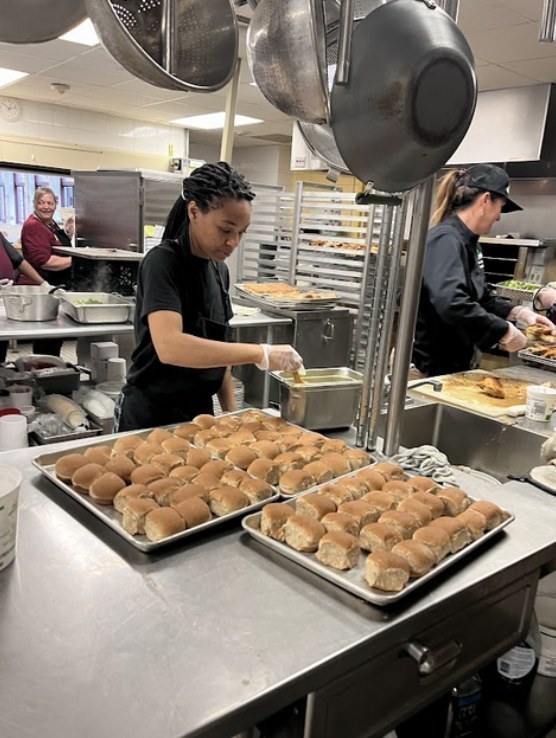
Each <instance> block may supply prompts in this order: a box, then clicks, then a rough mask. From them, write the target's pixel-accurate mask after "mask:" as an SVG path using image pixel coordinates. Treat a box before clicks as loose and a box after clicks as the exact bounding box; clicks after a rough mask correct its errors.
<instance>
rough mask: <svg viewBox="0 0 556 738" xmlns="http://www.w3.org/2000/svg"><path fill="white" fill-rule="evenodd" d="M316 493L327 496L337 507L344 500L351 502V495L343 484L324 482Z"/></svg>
mask: <svg viewBox="0 0 556 738" xmlns="http://www.w3.org/2000/svg"><path fill="white" fill-rule="evenodd" d="M317 494H319V495H323V496H324V497H328V499H329V500H332V502H333V503H334V504H335V505H336V507H338V506H339V505H341V504H342V503H344V502H352V500H353V499H354V498H353V495H352V493H351V492H350V491H349V489H347V487H344V485H343V484H339V483H337V484H325V485H324V486H323V487H320V489H319V490H318V492H317Z"/></svg>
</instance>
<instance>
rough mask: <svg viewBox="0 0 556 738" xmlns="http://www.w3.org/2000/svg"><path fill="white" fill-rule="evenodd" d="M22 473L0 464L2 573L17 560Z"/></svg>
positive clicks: (0, 558)
mask: <svg viewBox="0 0 556 738" xmlns="http://www.w3.org/2000/svg"><path fill="white" fill-rule="evenodd" d="M20 487H21V473H20V472H19V471H18V470H17V469H16V468H15V467H14V466H8V465H7V464H0V571H2V569H5V568H6V567H7V566H8V564H11V562H12V561H13V560H14V558H15V539H16V528H17V500H18V496H19V488H20Z"/></svg>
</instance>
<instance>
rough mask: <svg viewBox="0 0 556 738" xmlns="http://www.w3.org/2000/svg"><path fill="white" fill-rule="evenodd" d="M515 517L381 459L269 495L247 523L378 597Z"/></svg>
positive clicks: (328, 575)
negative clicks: (294, 491) (292, 493)
mask: <svg viewBox="0 0 556 738" xmlns="http://www.w3.org/2000/svg"><path fill="white" fill-rule="evenodd" d="M512 520H514V516H513V515H511V514H510V513H509V512H507V511H506V510H502V509H501V508H500V507H498V506H497V505H495V504H494V503H492V502H490V501H488V500H476V499H474V498H472V497H470V496H469V495H468V494H467V492H466V491H465V490H463V489H460V488H457V487H448V486H444V485H439V484H437V483H436V482H434V481H433V480H431V479H430V478H428V477H420V476H407V475H406V474H405V473H404V471H403V469H402V468H401V467H400V466H398V465H396V464H393V463H391V462H388V461H383V462H379V463H376V464H373V465H370V466H367V467H365V468H362V469H359V470H356V471H352V472H351V473H350V474H347V475H345V476H343V477H341V478H339V479H337V480H335V481H334V482H325V483H323V484H321V485H320V486H318V487H317V488H316V489H313V490H310V491H308V492H306V493H303V494H300V495H298V496H297V497H296V498H295V499H291V500H287V501H279V502H275V501H273V502H269V503H265V504H264V505H263V506H262V509H261V510H260V511H258V512H257V513H255V514H250V515H247V516H246V517H244V518H243V520H242V526H243V528H244V530H245V531H247V532H248V533H249V534H250V535H251V536H253V537H254V538H256V539H257V540H258V541H260V542H261V543H263V544H264V545H265V546H269V547H270V548H272V549H274V550H276V551H278V552H279V553H280V554H282V555H283V556H285V557H287V558H288V559H290V560H292V561H295V562H296V563H298V564H300V565H301V566H303V567H305V568H306V569H309V570H311V571H313V572H314V573H316V574H318V575H319V576H322V577H323V578H325V579H327V580H328V581H330V582H333V583H335V584H337V585H339V586H340V587H342V588H343V589H345V590H347V591H349V592H351V593H352V594H355V595H357V596H358V597H360V598H362V599H363V600H366V601H367V602H370V603H373V604H375V605H389V604H390V603H393V602H397V601H398V600H400V599H401V598H403V597H406V596H408V595H409V594H410V593H412V592H414V591H415V590H416V589H417V588H419V587H421V586H423V585H424V584H425V583H427V582H429V581H430V580H431V579H434V578H435V577H437V576H438V575H439V574H440V573H441V572H443V571H445V570H446V569H447V568H449V567H450V566H452V565H453V564H455V563H456V562H458V561H460V560H461V559H462V558H465V557H468V556H469V555H470V554H471V553H472V552H473V551H475V550H476V549H477V548H478V547H480V546H482V545H483V544H484V543H485V542H486V541H487V540H489V539H490V538H492V537H493V536H495V535H497V534H498V533H499V532H500V531H501V530H502V529H503V528H505V527H506V526H507V525H508V524H509V523H511V522H512Z"/></svg>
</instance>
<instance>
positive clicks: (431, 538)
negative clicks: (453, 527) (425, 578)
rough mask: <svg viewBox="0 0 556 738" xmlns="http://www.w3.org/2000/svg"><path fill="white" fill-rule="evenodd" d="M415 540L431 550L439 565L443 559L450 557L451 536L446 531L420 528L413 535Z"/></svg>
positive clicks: (430, 527) (432, 527)
mask: <svg viewBox="0 0 556 738" xmlns="http://www.w3.org/2000/svg"><path fill="white" fill-rule="evenodd" d="M413 540H414V541H418V542H419V543H424V544H425V546H428V548H429V549H430V550H431V552H432V554H433V556H434V558H435V561H436V563H437V564H438V563H439V562H440V561H442V559H443V558H445V557H446V556H448V554H449V553H450V551H451V547H450V536H449V535H448V533H446V531H445V530H442V529H441V528H435V527H434V526H432V525H427V526H425V527H424V528H418V529H417V530H416V531H415V533H414V534H413Z"/></svg>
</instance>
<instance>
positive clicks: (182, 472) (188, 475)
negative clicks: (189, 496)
mask: <svg viewBox="0 0 556 738" xmlns="http://www.w3.org/2000/svg"><path fill="white" fill-rule="evenodd" d="M198 473H199V469H197V467H196V466H189V465H188V464H184V465H183V466H176V467H175V468H174V469H172V471H171V472H170V473H169V474H168V476H169V477H170V478H171V479H179V480H180V482H182V484H185V483H186V482H191V480H192V479H194V478H195V477H196V476H197V474H198Z"/></svg>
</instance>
